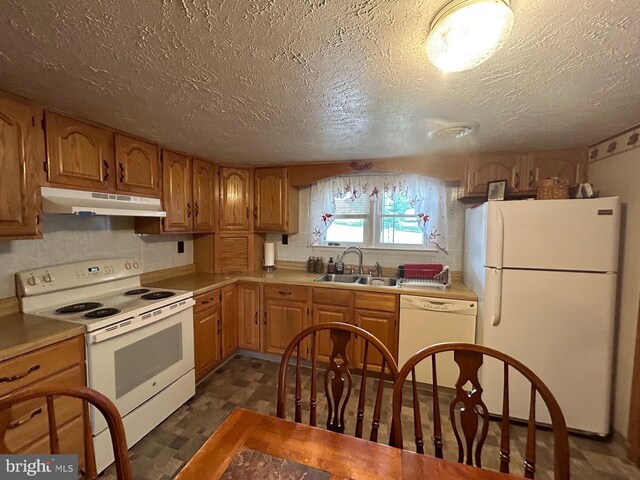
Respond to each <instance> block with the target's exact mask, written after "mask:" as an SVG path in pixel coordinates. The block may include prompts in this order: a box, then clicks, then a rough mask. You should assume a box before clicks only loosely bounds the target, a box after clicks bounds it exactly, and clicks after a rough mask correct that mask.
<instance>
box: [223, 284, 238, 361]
mask: <svg viewBox="0 0 640 480" xmlns="http://www.w3.org/2000/svg"><path fill="white" fill-rule="evenodd" d="M221 293H222V332H221V335H222V359H223V360H224V359H226V358H228V357H229V356H230V355H232V354H233V353H234V352H235V351H236V350H237V349H238V322H237V315H238V303H237V302H238V293H237V286H236V284H233V285H227V286H226V287H222V289H221Z"/></svg>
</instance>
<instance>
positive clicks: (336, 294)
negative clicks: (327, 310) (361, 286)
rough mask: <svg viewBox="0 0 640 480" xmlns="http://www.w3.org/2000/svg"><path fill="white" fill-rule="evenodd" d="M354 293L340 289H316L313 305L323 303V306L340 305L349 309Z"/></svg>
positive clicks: (314, 290)
mask: <svg viewBox="0 0 640 480" xmlns="http://www.w3.org/2000/svg"><path fill="white" fill-rule="evenodd" d="M352 298H353V292H352V291H350V290H343V289H338V288H314V289H313V303H321V304H323V305H339V306H342V307H348V306H349V305H350V304H351V299H352Z"/></svg>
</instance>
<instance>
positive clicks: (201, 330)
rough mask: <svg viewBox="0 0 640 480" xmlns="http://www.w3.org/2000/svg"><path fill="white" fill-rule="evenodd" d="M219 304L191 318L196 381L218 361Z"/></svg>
mask: <svg viewBox="0 0 640 480" xmlns="http://www.w3.org/2000/svg"><path fill="white" fill-rule="evenodd" d="M219 328H220V305H216V306H215V307H212V308H209V309H206V310H203V311H201V312H198V313H196V314H195V316H194V318H193V338H194V351H195V355H194V356H195V367H196V382H198V381H199V380H201V379H202V377H204V376H205V375H206V374H207V373H209V372H210V371H211V370H212V369H213V368H214V367H215V366H216V364H218V362H219V361H220V336H219V335H218V330H219Z"/></svg>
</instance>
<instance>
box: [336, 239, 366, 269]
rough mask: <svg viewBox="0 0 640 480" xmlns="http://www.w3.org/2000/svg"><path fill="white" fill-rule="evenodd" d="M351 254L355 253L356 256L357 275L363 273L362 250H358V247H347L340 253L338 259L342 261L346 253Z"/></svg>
mask: <svg viewBox="0 0 640 480" xmlns="http://www.w3.org/2000/svg"><path fill="white" fill-rule="evenodd" d="M351 252H355V253H357V254H358V261H359V264H358V273H364V267H363V266H362V250H361V249H360V247H356V246H355V245H350V246H348V247H347V248H345V249H344V252H342V254H341V255H340V258H342V260H343V261H344V257H345V256H346V255H347V253H351Z"/></svg>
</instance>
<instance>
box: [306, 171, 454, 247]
mask: <svg viewBox="0 0 640 480" xmlns="http://www.w3.org/2000/svg"><path fill="white" fill-rule="evenodd" d="M385 194H386V195H387V196H389V197H390V198H391V199H392V200H393V199H395V198H396V197H397V196H404V197H405V198H406V199H407V200H408V201H409V203H410V205H411V206H412V207H413V209H414V211H415V215H416V223H417V224H418V226H419V227H420V229H421V230H422V231H423V232H425V234H426V235H427V236H428V239H429V241H430V242H431V243H432V244H434V245H435V246H437V247H438V248H439V249H441V250H444V251H446V250H447V248H448V235H447V205H446V188H445V184H444V181H442V180H437V179H434V178H429V177H423V176H420V175H405V174H402V175H349V176H340V177H332V178H328V179H326V180H323V181H321V182H318V183H316V184H314V185H313V186H312V187H311V203H310V215H309V218H310V225H309V227H310V228H309V232H310V238H309V244H310V245H319V244H320V243H321V241H322V239H323V238H324V237H325V236H326V232H327V229H328V228H329V226H330V225H331V223H332V222H333V220H334V217H335V213H336V199H352V200H356V199H359V198H361V197H362V196H367V197H368V198H369V199H370V200H371V201H376V200H377V199H378V198H381V197H382V196H383V195H385Z"/></svg>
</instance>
